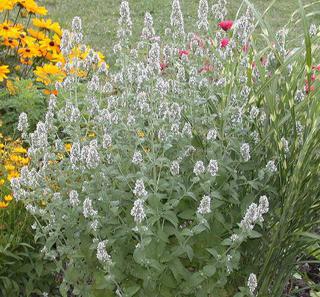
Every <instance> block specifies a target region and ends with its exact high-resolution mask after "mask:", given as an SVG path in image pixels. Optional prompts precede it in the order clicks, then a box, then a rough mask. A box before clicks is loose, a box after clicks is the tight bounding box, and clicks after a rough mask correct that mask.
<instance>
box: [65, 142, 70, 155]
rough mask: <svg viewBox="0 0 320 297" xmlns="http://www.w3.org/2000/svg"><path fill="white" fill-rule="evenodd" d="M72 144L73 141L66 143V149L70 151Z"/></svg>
mask: <svg viewBox="0 0 320 297" xmlns="http://www.w3.org/2000/svg"><path fill="white" fill-rule="evenodd" d="M71 148H72V144H71V143H66V144H65V145H64V149H65V150H66V151H67V152H68V153H69V152H70V151H71Z"/></svg>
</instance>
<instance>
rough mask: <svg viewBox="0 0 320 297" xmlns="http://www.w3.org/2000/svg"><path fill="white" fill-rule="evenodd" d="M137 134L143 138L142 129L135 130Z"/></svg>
mask: <svg viewBox="0 0 320 297" xmlns="http://www.w3.org/2000/svg"><path fill="white" fill-rule="evenodd" d="M137 135H138V137H139V138H144V136H145V135H144V132H143V131H142V130H138V131H137Z"/></svg>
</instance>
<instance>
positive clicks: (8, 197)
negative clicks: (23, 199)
mask: <svg viewBox="0 0 320 297" xmlns="http://www.w3.org/2000/svg"><path fill="white" fill-rule="evenodd" d="M12 199H13V196H12V195H6V196H4V200H5V201H6V202H10V201H12Z"/></svg>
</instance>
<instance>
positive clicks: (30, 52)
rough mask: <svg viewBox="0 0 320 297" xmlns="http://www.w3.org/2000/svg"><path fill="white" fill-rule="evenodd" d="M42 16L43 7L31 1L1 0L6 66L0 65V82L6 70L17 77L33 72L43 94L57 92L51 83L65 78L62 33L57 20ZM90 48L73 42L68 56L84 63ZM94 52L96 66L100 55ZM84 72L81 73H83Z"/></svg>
mask: <svg viewBox="0 0 320 297" xmlns="http://www.w3.org/2000/svg"><path fill="white" fill-rule="evenodd" d="M46 15H47V10H46V8H45V7H42V6H39V5H38V4H37V3H36V1H35V0H3V1H1V4H0V16H1V17H2V19H3V22H2V23H1V24H0V60H1V61H4V62H5V63H8V64H9V65H0V82H1V81H3V80H4V79H8V74H9V73H11V74H12V75H17V76H18V77H27V76H30V75H33V74H34V75H35V76H36V80H37V81H38V82H41V83H42V84H44V86H45V93H54V94H56V93H57V90H56V89H55V88H54V83H55V82H56V81H62V80H63V79H64V78H65V77H66V69H65V67H66V59H65V57H64V55H63V54H62V47H63V46H64V40H63V36H65V33H63V31H62V29H61V27H60V24H59V23H58V22H54V21H52V20H51V19H49V18H44V16H46ZM13 20H14V21H13ZM77 29H78V30H79V29H81V28H77ZM90 51H91V49H90V48H89V47H88V46H87V47H85V48H83V49H80V48H79V47H78V46H77V44H75V43H74V44H72V50H71V51H70V53H69V56H68V58H69V59H71V60H72V59H77V60H79V61H78V62H80V61H82V62H84V61H85V60H86V59H87V57H88V56H89V54H90ZM97 54H98V55H99V59H98V61H97V67H98V66H100V65H101V63H102V62H103V59H104V57H103V55H102V54H101V53H97ZM7 61H8V62H7ZM9 61H10V62H9ZM73 68H75V66H73ZM33 72H34V73H33ZM87 72H88V70H87V71H83V72H82V73H81V74H82V75H83V76H85V75H86V74H87ZM7 84H8V82H7ZM9 84H10V82H9ZM9 87H10V86H9Z"/></svg>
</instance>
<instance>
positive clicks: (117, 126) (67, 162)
mask: <svg viewBox="0 0 320 297" xmlns="http://www.w3.org/2000/svg"><path fill="white" fill-rule="evenodd" d="M245 2H246V5H243V6H242V7H241V9H239V12H238V14H237V16H238V17H237V19H235V20H234V21H232V23H231V22H230V21H228V18H227V16H228V12H227V8H226V5H225V4H226V3H225V1H222V0H221V1H219V2H218V4H216V5H214V6H213V7H212V9H211V10H209V9H208V3H207V1H203V0H201V1H200V3H199V18H200V19H199V21H198V22H197V26H196V27H195V28H194V30H195V31H194V32H191V33H187V32H186V31H185V28H184V21H183V15H182V12H181V6H180V2H179V1H178V0H174V1H173V2H172V14H171V16H170V23H169V26H168V28H167V29H166V30H165V34H163V32H161V33H157V32H156V31H155V30H154V28H153V21H152V15H151V14H150V13H146V16H145V22H144V23H145V27H144V28H143V30H142V34H141V40H140V41H139V42H138V43H137V44H133V43H132V42H131V30H132V26H133V24H134V20H132V18H131V15H130V7H129V4H128V2H127V1H122V3H121V6H120V19H119V30H118V41H117V43H116V45H115V46H114V53H115V59H116V64H115V65H114V66H113V67H111V69H110V72H109V73H107V71H106V67H103V66H102V67H100V68H99V69H97V70H96V71H94V72H93V73H92V78H91V79H90V81H89V82H88V83H87V84H85V87H84V85H83V84H82V83H81V79H79V71H72V70H71V69H73V66H72V65H74V66H75V67H76V70H82V68H83V67H84V66H85V65H84V64H82V63H76V62H77V61H74V60H70V59H69V60H68V57H66V60H67V62H66V64H65V66H64V71H66V73H67V77H66V78H65V79H64V80H63V81H62V82H58V83H57V84H56V88H57V89H58V90H59V95H58V96H54V95H51V97H50V101H49V106H48V110H47V113H46V116H45V118H44V119H43V121H40V122H39V123H38V124H37V127H36V129H35V130H34V131H33V132H32V131H29V130H28V122H27V121H26V116H25V114H22V115H21V117H20V120H19V125H18V127H19V130H20V131H21V133H22V135H23V136H24V138H25V140H26V142H27V143H28V145H29V149H28V156H29V157H30V159H31V161H30V164H29V166H26V167H24V168H23V169H22V170H21V176H20V177H18V178H14V179H12V180H11V185H12V189H13V192H14V197H15V199H16V200H21V201H23V203H24V204H25V205H26V209H27V210H28V211H29V212H30V213H31V214H32V215H33V216H34V217H35V225H34V227H35V230H36V231H35V232H36V238H42V239H44V240H45V246H44V248H43V250H42V252H43V254H44V255H45V256H46V257H47V258H48V259H51V260H52V261H53V262H54V263H55V264H56V268H57V272H59V273H60V275H62V276H63V281H62V283H61V286H60V292H61V294H62V296H68V294H71V293H72V294H73V295H76V296H84V297H85V296H151V295H156V296H168V297H169V296H170V297H171V296H237V297H241V296H274V297H278V296H281V294H282V292H283V290H284V287H285V285H286V283H287V281H288V279H289V278H290V276H291V275H292V274H293V273H295V268H296V266H298V264H299V261H301V260H303V258H302V257H303V253H304V252H305V251H306V247H308V246H309V247H310V246H313V245H314V249H317V244H318V243H317V239H318V236H316V235H314V234H313V233H312V232H313V231H314V228H315V226H316V224H317V221H318V213H319V208H320V205H319V202H318V197H319V187H318V180H319V173H318V172H319V164H320V162H319V161H320V160H319V158H320V154H319V141H320V129H319V108H320V106H319V100H318V98H317V95H318V92H319V91H318V79H317V75H318V68H317V67H318V66H315V65H316V63H317V61H318V59H319V56H318V53H317V51H316V49H317V48H318V45H319V38H318V33H317V32H316V33H315V34H314V35H313V36H312V37H311V36H310V34H309V25H308V20H307V19H306V17H305V16H304V12H303V7H302V6H301V8H300V13H301V18H299V19H297V14H295V15H294V16H293V19H292V22H290V23H289V24H288V25H287V29H291V28H293V26H294V22H296V24H298V25H300V26H303V27H304V29H305V34H304V35H302V36H299V37H300V38H301V42H296V41H295V42H294V43H290V42H287V41H286V39H285V38H280V37H279V36H282V37H283V34H285V32H287V30H282V31H281V32H279V33H278V34H273V32H272V31H271V29H270V28H269V26H268V24H266V23H265V21H264V19H263V18H262V16H261V15H260V14H259V13H258V12H257V11H256V10H255V9H254V7H253V6H252V5H251V4H250V3H249V2H248V1H245ZM168 19H169V16H168ZM78 21H79V19H78V18H76V19H75V20H74V24H76V23H77V22H78ZM224 21H227V22H225V23H221V22H224ZM302 24H303V25H302ZM76 27H77V28H76ZM73 29H74V34H75V35H74V36H77V34H80V29H78V26H74V28H73ZM316 31H317V28H316ZM259 36H262V37H263V38H260V39H259V46H257V45H256V42H255V41H256V40H257V39H258V38H259ZM68 40H69V35H65V36H64V37H63V42H62V44H64V46H63V48H62V52H65V53H66V54H67V55H68V49H69V46H68V44H69V43H68V42H67V41H68ZM73 40H74V42H76V43H78V46H79V48H81V42H82V40H81V39H77V38H73ZM302 41H304V42H302ZM89 62H92V63H94V56H92V59H90V60H89ZM313 66H314V67H313ZM84 88H86V90H84ZM84 91H85V92H84ZM297 97H299V100H297V99H296V98H297Z"/></svg>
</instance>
